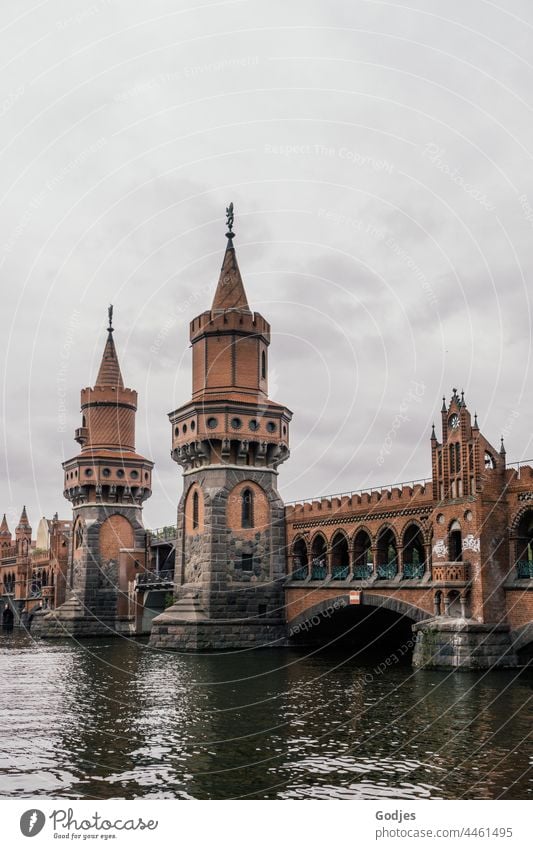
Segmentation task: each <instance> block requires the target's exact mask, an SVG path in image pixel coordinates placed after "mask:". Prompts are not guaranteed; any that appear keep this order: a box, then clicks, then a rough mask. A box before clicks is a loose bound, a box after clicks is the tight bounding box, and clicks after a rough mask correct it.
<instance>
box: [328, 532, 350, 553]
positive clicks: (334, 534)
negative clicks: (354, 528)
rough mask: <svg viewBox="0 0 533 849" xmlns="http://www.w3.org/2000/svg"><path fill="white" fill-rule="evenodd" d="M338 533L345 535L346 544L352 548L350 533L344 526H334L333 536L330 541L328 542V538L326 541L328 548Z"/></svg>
mask: <svg viewBox="0 0 533 849" xmlns="http://www.w3.org/2000/svg"><path fill="white" fill-rule="evenodd" d="M337 534H340V535H341V536H343V537H344V539H345V540H346V545H347V546H348V548H350V537H349V536H348V534H347V533H346V531H345V530H344V528H334V529H333V531H332V533H331V536H330V538H329V542H328V540H326V542H327V543H328V548H331V544H332V542H333V540H334V538H335V537H336V536H337Z"/></svg>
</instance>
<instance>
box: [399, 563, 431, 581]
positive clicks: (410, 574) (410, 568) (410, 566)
mask: <svg viewBox="0 0 533 849" xmlns="http://www.w3.org/2000/svg"><path fill="white" fill-rule="evenodd" d="M425 571H426V566H425V564H424V563H404V564H403V577H404V578H423V577H424V572H425Z"/></svg>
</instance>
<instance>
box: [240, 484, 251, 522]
mask: <svg viewBox="0 0 533 849" xmlns="http://www.w3.org/2000/svg"><path fill="white" fill-rule="evenodd" d="M241 497H242V522H241V524H242V527H243V528H253V526H254V495H253V492H252V490H251V489H245V490H244V491H243V493H242V496H241Z"/></svg>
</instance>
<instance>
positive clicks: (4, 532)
mask: <svg viewBox="0 0 533 849" xmlns="http://www.w3.org/2000/svg"><path fill="white" fill-rule="evenodd" d="M0 536H2V537H9V539H11V531H10V530H9V528H8V526H7V519H6V514H5V513H4V518H3V519H2V524H1V525H0Z"/></svg>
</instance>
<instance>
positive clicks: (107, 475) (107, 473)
mask: <svg viewBox="0 0 533 849" xmlns="http://www.w3.org/2000/svg"><path fill="white" fill-rule="evenodd" d="M102 474H103V476H104V478H108V477H109V475H110V474H111V469H102Z"/></svg>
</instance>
